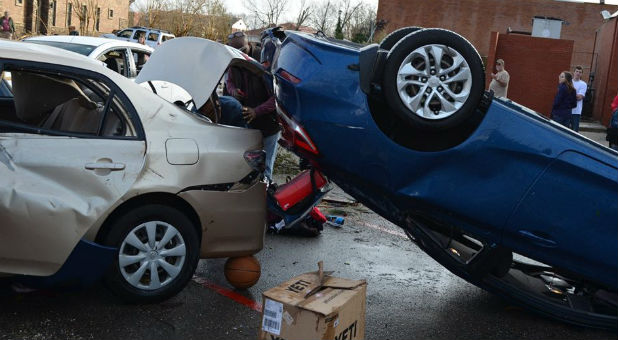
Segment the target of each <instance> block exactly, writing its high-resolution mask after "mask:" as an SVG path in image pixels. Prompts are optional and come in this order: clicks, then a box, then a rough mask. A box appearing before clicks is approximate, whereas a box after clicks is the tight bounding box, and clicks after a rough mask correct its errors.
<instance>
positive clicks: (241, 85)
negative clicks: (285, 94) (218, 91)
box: [224, 66, 281, 180]
mask: <svg viewBox="0 0 618 340" xmlns="http://www.w3.org/2000/svg"><path fill="white" fill-rule="evenodd" d="M224 94H227V95H230V96H232V97H234V98H236V99H237V100H238V101H239V102H240V103H241V104H242V115H243V118H244V119H245V121H246V122H247V124H248V125H249V127H250V128H252V129H258V130H260V131H262V136H263V142H264V151H265V152H266V171H265V172H264V175H265V176H266V177H267V178H268V179H269V180H272V171H273V167H274V164H275V158H276V156H277V145H278V144H277V142H278V141H279V137H280V135H281V133H280V127H279V123H278V121H277V115H276V110H275V96H274V95H273V90H272V83H269V75H265V74H255V73H253V72H251V71H249V70H247V69H243V68H239V67H234V66H232V67H230V68H229V70H228V72H227V75H226V80H225V89H224Z"/></svg>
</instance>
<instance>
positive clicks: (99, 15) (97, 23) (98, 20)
mask: <svg viewBox="0 0 618 340" xmlns="http://www.w3.org/2000/svg"><path fill="white" fill-rule="evenodd" d="M99 22H101V7H97V17H96V18H95V19H94V28H95V29H96V30H97V31H99Z"/></svg>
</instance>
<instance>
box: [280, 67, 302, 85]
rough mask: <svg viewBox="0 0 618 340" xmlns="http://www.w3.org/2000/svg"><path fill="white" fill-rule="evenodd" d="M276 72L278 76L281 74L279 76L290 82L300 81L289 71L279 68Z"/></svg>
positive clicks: (296, 82)
mask: <svg viewBox="0 0 618 340" xmlns="http://www.w3.org/2000/svg"><path fill="white" fill-rule="evenodd" d="M277 73H278V74H279V76H281V78H283V79H285V80H287V81H289V82H290V83H294V84H298V83H300V82H301V80H300V79H299V78H298V77H296V76H295V75H293V74H291V73H290V72H288V71H286V70H284V69H279V70H278V71H277Z"/></svg>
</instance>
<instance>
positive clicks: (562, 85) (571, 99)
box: [550, 71, 577, 128]
mask: <svg viewBox="0 0 618 340" xmlns="http://www.w3.org/2000/svg"><path fill="white" fill-rule="evenodd" d="M575 106H577V96H576V93H575V88H574V87H573V75H572V74H571V73H570V72H568V71H564V72H562V73H560V76H558V92H557V93H556V96H555V97H554V104H553V105H552V110H551V115H550V118H551V119H552V120H554V121H556V122H558V123H560V124H561V125H563V126H566V127H567V128H568V127H569V126H570V124H571V110H572V109H573V108H574V107H575Z"/></svg>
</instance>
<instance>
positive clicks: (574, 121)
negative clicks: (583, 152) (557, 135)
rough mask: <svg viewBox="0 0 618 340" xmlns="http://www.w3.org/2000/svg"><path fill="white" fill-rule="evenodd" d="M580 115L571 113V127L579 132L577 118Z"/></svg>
mask: <svg viewBox="0 0 618 340" xmlns="http://www.w3.org/2000/svg"><path fill="white" fill-rule="evenodd" d="M580 117H581V115H574V114H571V129H572V130H573V131H575V132H579V118H580Z"/></svg>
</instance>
